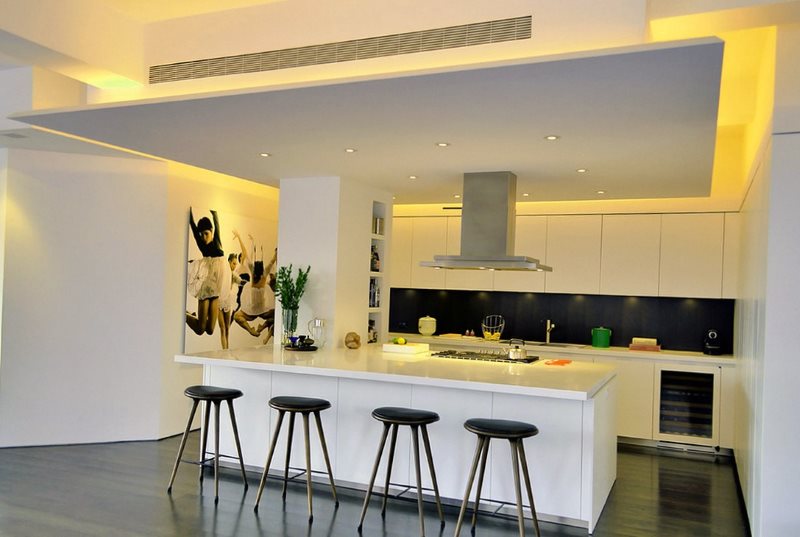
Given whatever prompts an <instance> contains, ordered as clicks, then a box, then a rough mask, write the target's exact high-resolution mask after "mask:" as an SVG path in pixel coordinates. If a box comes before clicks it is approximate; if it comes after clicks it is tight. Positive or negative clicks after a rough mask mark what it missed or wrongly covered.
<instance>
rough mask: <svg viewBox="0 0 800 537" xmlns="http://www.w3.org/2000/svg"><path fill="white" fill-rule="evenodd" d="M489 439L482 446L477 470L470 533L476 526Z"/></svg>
mask: <svg viewBox="0 0 800 537" xmlns="http://www.w3.org/2000/svg"><path fill="white" fill-rule="evenodd" d="M489 440H490V439H489V438H487V439H486V443H484V444H483V450H481V468H480V470H478V486H477V487H476V488H475V505H473V506H472V528H471V530H470V531H471V532H472V533H475V526H476V525H477V524H478V506H479V505H480V503H481V491H482V490H483V477H484V475H485V474H486V460H487V459H488V458H489Z"/></svg>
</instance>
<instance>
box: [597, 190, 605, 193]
mask: <svg viewBox="0 0 800 537" xmlns="http://www.w3.org/2000/svg"><path fill="white" fill-rule="evenodd" d="M597 193H598V194H605V193H606V191H605V190H598V191H597Z"/></svg>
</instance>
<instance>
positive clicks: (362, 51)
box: [150, 16, 531, 84]
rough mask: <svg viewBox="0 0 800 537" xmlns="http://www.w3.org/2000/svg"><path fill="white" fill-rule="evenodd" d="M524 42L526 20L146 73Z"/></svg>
mask: <svg viewBox="0 0 800 537" xmlns="http://www.w3.org/2000/svg"><path fill="white" fill-rule="evenodd" d="M530 38H531V16H527V17H516V18H513V19H501V20H494V21H486V22H476V23H473V24H463V25H461V26H449V27H447V28H434V29H432V30H422V31H419V32H407V33H404V34H393V35H382V36H378V37H368V38H365V39H356V40H353V41H340V42H338V43H325V44H322V45H311V46H308V47H297V48H287V49H283V50H270V51H266V52H254V53H252V54H240V55H238V56H225V57H221V58H208V59H203V60H194V61H189V62H180V63H169V64H164V65H154V66H152V67H150V83H151V84H159V83H162V82H176V81H179V80H192V79H195V78H208V77H212V76H225V75H238V74H243V73H256V72H263V71H275V70H278V69H290V68H293V67H305V66H308V65H322V64H326V63H339V62H351V61H356V60H366V59H369V58H381V57H386V56H399V55H402V54H415V53H417V52H430V51H434V50H444V49H451V48H459V47H472V46H475V45H488V44H491V43H501V42H503V41H517V40H520V39H530Z"/></svg>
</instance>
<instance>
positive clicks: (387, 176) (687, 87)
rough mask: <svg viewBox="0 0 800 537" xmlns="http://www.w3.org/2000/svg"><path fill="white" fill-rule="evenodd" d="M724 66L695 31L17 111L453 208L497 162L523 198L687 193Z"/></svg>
mask: <svg viewBox="0 0 800 537" xmlns="http://www.w3.org/2000/svg"><path fill="white" fill-rule="evenodd" d="M721 62H722V43H721V42H718V41H716V40H702V41H693V42H691V43H689V42H687V43H683V44H680V45H677V44H672V45H663V44H662V45H659V46H652V47H647V48H646V49H644V50H643V49H642V48H641V47H639V48H638V49H636V50H633V51H631V50H625V51H623V52H617V53H613V54H609V53H607V54H604V55H599V56H592V57H584V58H576V59H566V60H561V61H549V62H539V63H526V64H519V65H507V66H501V67H494V68H483V69H474V70H466V71H457V72H448V73H439V74H430V75H423V76H407V77H400V78H392V79H384V80H371V81H360V82H351V83H346V84H338V85H329V86H317V87H306V88H299V89H288V90H271V91H270V90H264V91H258V92H247V93H236V94H231V93H226V94H219V95H214V96H206V97H196V98H187V99H184V100H168V101H160V102H138V103H135V102H134V103H128V104H114V105H103V106H95V107H88V108H84V109H80V110H68V111H53V112H38V113H31V114H25V115H18V116H15V117H14V119H18V120H20V121H26V122H29V123H31V124H33V125H38V126H42V127H46V128H49V129H55V130H57V131H63V132H67V133H71V134H76V135H79V136H83V137H86V138H90V139H94V140H100V141H103V142H106V143H110V144H113V145H116V146H121V147H126V148H130V149H134V150H136V151H141V152H144V153H147V154H151V155H156V156H160V157H164V158H168V159H171V160H176V161H179V162H185V163H188V164H192V165H195V166H199V167H202V168H208V169H211V170H215V171H218V172H222V173H226V174H230V175H234V176H238V177H242V178H245V179H250V180H254V181H258V182H262V183H265V184H269V185H275V186H277V185H278V181H279V179H280V178H282V177H311V176H330V175H334V176H341V177H343V178H346V179H355V180H359V181H362V182H365V183H369V184H372V185H376V186H378V187H380V188H383V189H385V190H388V191H391V192H393V193H394V194H395V195H396V197H397V200H396V202H397V203H442V202H448V201H453V195H454V194H455V193H457V192H460V190H461V176H462V174H463V173H464V172H476V171H502V170H509V171H512V172H514V173H516V174H517V176H518V187H517V191H518V194H519V195H520V200H522V199H524V200H526V201H541V200H581V199H596V198H597V194H596V191H597V190H601V189H602V190H605V191H606V192H607V193H606V195H605V197H607V198H614V199H633V198H664V197H669V198H672V197H695V196H707V195H708V194H709V191H710V185H711V172H712V166H713V154H714V142H715V136H716V127H717V106H718V98H719V85H720V70H721ZM549 134H557V135H559V136H560V137H561V138H560V139H559V140H558V141H555V142H548V141H546V140H545V139H544V137H545V136H546V135H549ZM440 141H444V142H449V143H451V144H452V145H451V146H450V147H447V148H439V147H436V145H435V143H436V142H440ZM348 147H353V148H356V149H357V152H356V153H353V154H347V153H345V152H344V149H345V148H348ZM262 152H269V153H271V154H272V156H271V157H269V158H263V157H260V156H259V153H262ZM578 168H586V169H588V172H587V173H583V174H579V173H577V172H576V169H578ZM410 175H416V176H417V177H418V178H417V179H415V180H410V179H409V176H410ZM524 192H528V193H530V197H528V198H522V197H521V194H522V193H524Z"/></svg>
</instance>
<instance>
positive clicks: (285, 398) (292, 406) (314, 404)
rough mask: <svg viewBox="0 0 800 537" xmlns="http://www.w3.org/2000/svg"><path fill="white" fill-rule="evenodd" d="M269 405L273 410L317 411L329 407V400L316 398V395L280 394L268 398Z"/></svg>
mask: <svg viewBox="0 0 800 537" xmlns="http://www.w3.org/2000/svg"><path fill="white" fill-rule="evenodd" d="M269 406H271V407H272V408H274V409H275V410H283V411H285V412H319V411H320V410H327V409H329V408H330V407H331V403H330V401H327V400H325V399H317V398H316V397H295V396H292V395H281V396H278V397H273V398H272V399H270V400H269Z"/></svg>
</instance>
